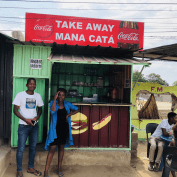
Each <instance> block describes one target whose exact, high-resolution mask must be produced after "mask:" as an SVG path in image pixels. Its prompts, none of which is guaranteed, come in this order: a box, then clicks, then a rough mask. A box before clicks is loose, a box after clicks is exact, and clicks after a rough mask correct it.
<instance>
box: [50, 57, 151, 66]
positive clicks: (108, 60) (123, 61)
mask: <svg viewBox="0 0 177 177" xmlns="http://www.w3.org/2000/svg"><path fill="white" fill-rule="evenodd" d="M48 60H50V61H59V62H70V63H77V62H78V63H92V64H111V65H113V64H117V65H121V64H123V65H126V64H127V65H132V64H133V65H147V66H148V65H150V64H151V63H149V62H146V61H141V60H138V59H127V58H121V59H120V58H108V57H106V58H105V57H95V56H83V55H81V56H78V55H62V54H50V56H49V57H48Z"/></svg>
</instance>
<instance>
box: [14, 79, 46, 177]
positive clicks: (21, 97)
mask: <svg viewBox="0 0 177 177" xmlns="http://www.w3.org/2000/svg"><path fill="white" fill-rule="evenodd" d="M26 87H27V88H28V90H27V91H23V92H19V93H17V95H16V97H15V99H14V101H13V103H12V104H14V114H15V115H16V116H17V117H18V118H19V128H18V147H17V154H16V160H17V177H23V173H22V159H23V151H24V149H25V143H26V140H27V137H28V136H29V163H28V170H27V172H28V173H32V174H34V175H36V176H41V175H42V173H41V172H39V171H37V170H35V169H34V157H35V152H36V144H37V137H38V128H39V127H38V119H39V118H40V115H41V113H42V106H43V105H44V104H43V101H42V98H41V96H40V94H38V93H35V92H34V90H35V88H36V80H35V79H34V78H29V79H28V80H27V84H26ZM37 107H38V112H37V110H36V108H37ZM19 108H20V112H19V111H18V109H19Z"/></svg>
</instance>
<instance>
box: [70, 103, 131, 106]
mask: <svg viewBox="0 0 177 177" xmlns="http://www.w3.org/2000/svg"><path fill="white" fill-rule="evenodd" d="M72 104H73V105H78V106H79V105H80V106H134V105H133V104H131V103H72Z"/></svg>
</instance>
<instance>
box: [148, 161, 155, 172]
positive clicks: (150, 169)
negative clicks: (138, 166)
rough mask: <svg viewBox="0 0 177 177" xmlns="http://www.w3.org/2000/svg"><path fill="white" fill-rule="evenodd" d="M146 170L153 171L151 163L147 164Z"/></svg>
mask: <svg viewBox="0 0 177 177" xmlns="http://www.w3.org/2000/svg"><path fill="white" fill-rule="evenodd" d="M148 170H149V171H153V170H154V168H153V163H152V162H150V163H149V166H148Z"/></svg>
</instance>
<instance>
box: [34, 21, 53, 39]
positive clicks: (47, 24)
mask: <svg viewBox="0 0 177 177" xmlns="http://www.w3.org/2000/svg"><path fill="white" fill-rule="evenodd" d="M34 31H35V34H36V35H37V36H38V37H40V38H48V37H50V36H51V35H52V33H53V31H54V26H53V23H52V22H51V21H46V20H44V19H39V20H37V21H36V23H35V25H34Z"/></svg>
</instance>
